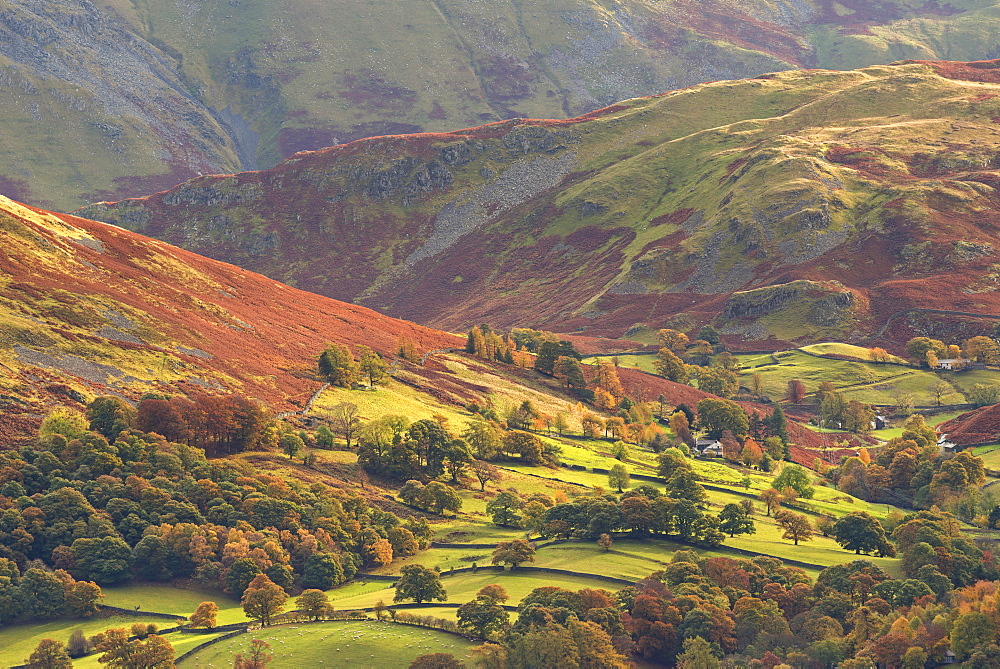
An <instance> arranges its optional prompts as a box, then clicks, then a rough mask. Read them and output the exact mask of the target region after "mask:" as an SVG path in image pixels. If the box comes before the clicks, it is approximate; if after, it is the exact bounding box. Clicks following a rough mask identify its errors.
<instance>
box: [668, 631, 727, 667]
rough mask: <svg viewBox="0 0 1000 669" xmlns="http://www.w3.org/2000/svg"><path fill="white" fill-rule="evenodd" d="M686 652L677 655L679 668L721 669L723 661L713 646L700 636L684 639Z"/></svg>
mask: <svg viewBox="0 0 1000 669" xmlns="http://www.w3.org/2000/svg"><path fill="white" fill-rule="evenodd" d="M683 647H684V652H683V653H681V654H680V655H678V656H677V667H678V669H719V667H721V666H722V665H721V663H720V662H719V660H718V658H716V657H715V654H714V653H713V652H712V646H711V645H710V644H709V643H708V642H707V641H705V639H703V638H702V637H700V636H693V637H691V638H690V639H684V645H683Z"/></svg>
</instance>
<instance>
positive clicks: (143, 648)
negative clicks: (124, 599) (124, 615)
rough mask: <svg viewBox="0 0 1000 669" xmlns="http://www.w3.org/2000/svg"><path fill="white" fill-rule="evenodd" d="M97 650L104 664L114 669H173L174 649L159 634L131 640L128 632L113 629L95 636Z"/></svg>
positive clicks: (119, 628) (122, 629) (99, 659)
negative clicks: (169, 668)
mask: <svg viewBox="0 0 1000 669" xmlns="http://www.w3.org/2000/svg"><path fill="white" fill-rule="evenodd" d="M94 650H96V651H97V652H99V653H102V655H101V656H100V657H99V658H97V661H98V662H100V663H101V664H106V665H108V666H109V667H112V668H113V669H167V668H168V667H173V666H174V649H173V646H171V645H170V642H169V641H167V640H166V639H164V638H163V637H162V636H159V635H158V634H150V635H149V636H148V637H146V638H145V639H132V640H129V632H128V631H127V630H126V629H124V628H121V627H117V628H112V629H109V630H107V631H106V632H103V633H101V634H98V635H96V636H95V643H94Z"/></svg>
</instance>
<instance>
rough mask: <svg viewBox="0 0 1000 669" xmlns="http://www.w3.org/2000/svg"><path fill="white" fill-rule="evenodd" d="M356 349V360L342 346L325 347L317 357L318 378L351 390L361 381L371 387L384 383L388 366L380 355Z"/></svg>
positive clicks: (346, 348)
mask: <svg viewBox="0 0 1000 669" xmlns="http://www.w3.org/2000/svg"><path fill="white" fill-rule="evenodd" d="M356 348H357V349H358V358H357V359H355V357H354V354H353V353H351V349H350V348H349V347H347V346H345V345H343V344H329V345H327V347H326V348H325V349H324V350H323V352H322V353H320V355H319V373H320V376H322V377H323V378H324V379H326V380H327V381H328V382H329V383H330V384H331V385H334V386H339V387H341V388H351V387H353V386H354V384H356V383H358V382H360V381H362V380H364V381H367V382H368V385H370V386H372V387H375V386H376V385H377V384H380V383H385V382H386V380H387V379H388V378H389V365H388V363H387V362H386V361H385V359H384V358H383V357H382V354H381V353H378V352H376V351H373V350H372V349H370V348H369V347H367V346H362V345H360V344H359V345H358V346H357V347H356ZM403 357H404V358H405V357H406V356H405V355H403ZM407 359H408V358H407Z"/></svg>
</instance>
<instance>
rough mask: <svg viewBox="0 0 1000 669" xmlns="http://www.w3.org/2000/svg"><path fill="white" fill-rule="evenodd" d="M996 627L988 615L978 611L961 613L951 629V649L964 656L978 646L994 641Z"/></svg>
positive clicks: (981, 646) (961, 656)
mask: <svg viewBox="0 0 1000 669" xmlns="http://www.w3.org/2000/svg"><path fill="white" fill-rule="evenodd" d="M996 638H997V629H996V626H995V625H994V624H993V621H992V620H990V618H989V616H987V615H986V614H985V613H980V612H979V611H969V612H967V613H963V614H962V615H960V616H959V617H958V618H957V619H956V620H955V625H954V626H953V627H952V630H951V649H952V650H953V651H955V654H956V655H957V656H958V657H959V658H966V657H968V656H969V655H971V654H972V652H973V651H974V650H976V649H978V648H985V647H986V644H989V643H994V642H996Z"/></svg>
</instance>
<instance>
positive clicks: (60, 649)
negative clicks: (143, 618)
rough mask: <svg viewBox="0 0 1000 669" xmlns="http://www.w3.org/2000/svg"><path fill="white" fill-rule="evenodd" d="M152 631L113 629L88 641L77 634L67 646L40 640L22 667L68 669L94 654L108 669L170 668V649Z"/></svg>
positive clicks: (150, 628) (138, 627)
mask: <svg viewBox="0 0 1000 669" xmlns="http://www.w3.org/2000/svg"><path fill="white" fill-rule="evenodd" d="M156 631H157V626H156V625H152V624H149V625H147V624H146V623H133V625H132V627H131V629H126V628H124V627H115V628H112V629H108V630H105V631H103V632H98V633H97V634H95V635H94V636H92V637H90V638H86V637H84V636H83V632H81V631H80V630H77V631H76V632H74V633H73V636H71V637H70V639H69V643H68V644H64V643H62V642H61V641H57V640H55V639H42V640H41V641H40V642H39V644H38V646H36V647H35V649H34V651H32V653H31V655H30V656H29V657H28V660H27V662H26V663H25V665H24V666H25V667H27V669H57V668H58V669H62V668H64V667H65V668H66V669H70V668H71V667H72V666H73V658H78V657H82V656H83V655H86V654H87V653H90V652H91V651H97V652H98V653H100V654H101V655H100V657H98V658H97V661H98V662H99V663H100V664H102V665H107V666H109V667H116V668H117V667H172V666H174V649H173V646H171V645H170V642H169V641H167V640H166V639H165V638H163V637H162V636H159V635H158V634H156Z"/></svg>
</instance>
